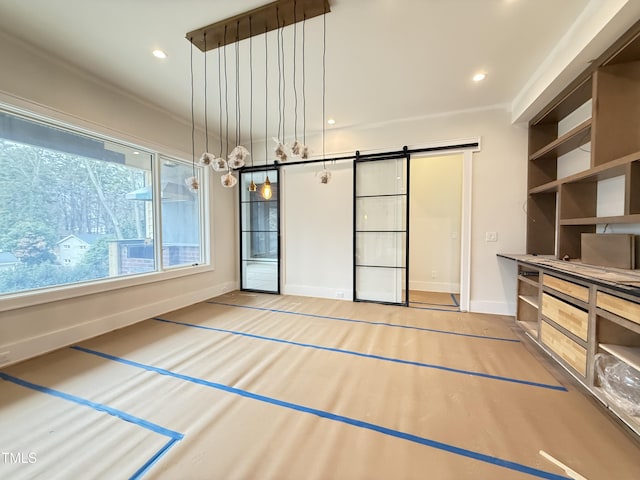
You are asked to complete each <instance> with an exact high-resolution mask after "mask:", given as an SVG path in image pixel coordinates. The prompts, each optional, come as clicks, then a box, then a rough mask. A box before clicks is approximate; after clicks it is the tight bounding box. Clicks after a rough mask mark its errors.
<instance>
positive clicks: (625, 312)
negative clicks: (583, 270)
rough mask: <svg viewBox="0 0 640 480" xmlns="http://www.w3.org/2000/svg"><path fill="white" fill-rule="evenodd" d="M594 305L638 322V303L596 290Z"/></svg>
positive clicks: (639, 312) (639, 315)
mask: <svg viewBox="0 0 640 480" xmlns="http://www.w3.org/2000/svg"><path fill="white" fill-rule="evenodd" d="M596 305H597V306H598V308H601V309H603V310H606V311H608V312H611V313H615V314H616V315H619V316H620V317H622V318H626V319H627V320H631V321H632V322H635V323H638V324H640V304H638V303H634V302H631V301H629V300H625V299H624V298H620V297H615V296H613V295H609V294H608V293H604V292H598V294H597V295H596Z"/></svg>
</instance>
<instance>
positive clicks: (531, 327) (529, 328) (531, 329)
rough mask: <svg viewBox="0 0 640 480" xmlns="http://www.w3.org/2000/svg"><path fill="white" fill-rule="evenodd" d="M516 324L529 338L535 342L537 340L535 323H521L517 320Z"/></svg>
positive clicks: (536, 325)
mask: <svg viewBox="0 0 640 480" xmlns="http://www.w3.org/2000/svg"><path fill="white" fill-rule="evenodd" d="M516 323H517V324H518V325H520V326H521V327H522V329H523V330H524V331H525V332H526V333H528V334H529V336H531V337H533V339H534V340H536V341H537V339H538V324H537V322H523V321H521V320H518V321H517V322H516Z"/></svg>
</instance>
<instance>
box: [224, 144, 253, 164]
mask: <svg viewBox="0 0 640 480" xmlns="http://www.w3.org/2000/svg"><path fill="white" fill-rule="evenodd" d="M249 155H250V153H249V150H247V149H246V148H245V147H243V146H242V145H238V146H237V147H235V148H234V149H233V150H231V153H230V154H229V167H230V168H242V167H244V164H245V162H246V161H247V158H249Z"/></svg>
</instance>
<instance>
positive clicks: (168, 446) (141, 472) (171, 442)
mask: <svg viewBox="0 0 640 480" xmlns="http://www.w3.org/2000/svg"><path fill="white" fill-rule="evenodd" d="M178 440H179V439H178V438H171V439H170V440H169V441H168V442H167V443H166V445H165V446H164V447H162V448H161V449H160V450H158V451H157V452H156V454H155V455H154V456H153V457H151V458H150V459H149V460H148V461H147V463H145V464H144V465H143V466H142V467H140V468H139V469H138V471H137V472H136V473H134V474H133V475H131V477H129V480H138V479H140V478H142V476H143V475H144V474H145V473H147V471H149V469H150V468H151V467H152V466H153V465H154V464H155V463H156V462H157V461H158V460H160V458H161V457H162V456H163V455H164V454H165V453H167V452H168V451H169V450H170V449H171V447H173V445H174V444H175V443H176V442H177V441H178Z"/></svg>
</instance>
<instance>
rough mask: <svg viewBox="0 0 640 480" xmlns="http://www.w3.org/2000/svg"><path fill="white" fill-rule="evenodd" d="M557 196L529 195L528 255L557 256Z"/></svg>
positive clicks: (548, 194) (552, 194) (551, 194)
mask: <svg viewBox="0 0 640 480" xmlns="http://www.w3.org/2000/svg"><path fill="white" fill-rule="evenodd" d="M555 244H556V194H555V193H539V194H535V195H529V198H528V200H527V253H535V254H537V255H555Z"/></svg>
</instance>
